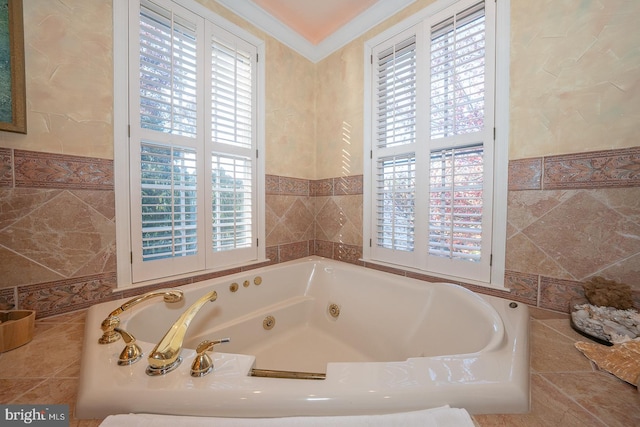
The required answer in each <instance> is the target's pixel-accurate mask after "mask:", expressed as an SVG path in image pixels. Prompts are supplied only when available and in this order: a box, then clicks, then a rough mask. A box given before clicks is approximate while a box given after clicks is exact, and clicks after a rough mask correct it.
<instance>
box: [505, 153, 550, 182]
mask: <svg viewBox="0 0 640 427" xmlns="http://www.w3.org/2000/svg"><path fill="white" fill-rule="evenodd" d="M541 186H542V158H537V159H522V160H512V161H510V162H509V190H539V189H540V188H541Z"/></svg>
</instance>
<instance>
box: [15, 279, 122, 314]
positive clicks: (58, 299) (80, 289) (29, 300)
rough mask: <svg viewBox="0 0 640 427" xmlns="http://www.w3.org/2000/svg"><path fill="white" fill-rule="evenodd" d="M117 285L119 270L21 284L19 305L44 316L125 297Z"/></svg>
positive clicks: (19, 287)
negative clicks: (53, 280) (117, 292)
mask: <svg viewBox="0 0 640 427" xmlns="http://www.w3.org/2000/svg"><path fill="white" fill-rule="evenodd" d="M115 287H116V274H115V273H105V274H96V275H93V276H85V277H82V278H71V279H65V280H58V281H55V282H46V283H39V284H37V285H27V286H18V306H19V308H20V309H23V310H36V316H37V317H38V318H42V317H47V316H52V315H54V314H60V313H65V312H68V311H74V310H79V309H81V308H87V307H89V306H92V305H93V304H96V303H97V302H104V301H109V300H113V299H117V298H121V296H120V295H118V294H114V293H113V292H112V291H113V289H114V288H115Z"/></svg>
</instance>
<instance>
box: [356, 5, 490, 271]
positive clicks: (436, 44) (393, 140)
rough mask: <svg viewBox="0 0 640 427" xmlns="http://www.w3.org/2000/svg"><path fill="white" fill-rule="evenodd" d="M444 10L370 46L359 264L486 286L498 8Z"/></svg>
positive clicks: (393, 30) (386, 35)
mask: <svg viewBox="0 0 640 427" xmlns="http://www.w3.org/2000/svg"><path fill="white" fill-rule="evenodd" d="M448 3H449V4H450V6H448V7H445V8H444V9H442V8H441V9H442V10H440V11H438V12H437V13H429V14H426V16H425V17H424V19H421V20H420V21H419V22H418V23H417V24H415V25H413V26H412V27H410V28H408V29H405V30H402V31H397V30H395V29H391V30H390V31H388V32H386V33H384V34H383V35H381V36H378V37H377V38H376V40H378V39H379V40H381V41H380V42H376V41H375V40H374V41H373V42H370V44H369V45H370V50H369V51H368V52H369V53H370V61H368V62H370V65H369V66H370V67H371V69H370V71H369V72H368V75H369V76H370V79H371V80H370V89H369V90H370V92H368V95H367V99H369V100H370V101H369V102H370V104H368V105H367V106H365V109H366V110H367V111H369V112H370V114H371V120H370V123H371V130H370V133H369V135H368V141H366V142H365V146H366V147H365V149H366V150H367V151H368V152H366V154H365V155H366V156H367V157H370V158H371V162H370V166H369V168H367V169H366V170H365V183H368V187H369V188H368V190H365V191H368V194H366V195H365V205H368V206H366V207H367V208H369V209H368V210H369V211H370V212H371V217H370V219H369V220H368V221H365V223H366V224H369V227H368V229H365V230H364V232H365V233H364V234H365V241H364V247H365V248H364V257H365V259H369V260H371V261H380V262H387V263H392V264H396V265H400V266H405V267H410V268H416V269H420V270H423V271H428V272H431V273H434V274H441V275H445V276H451V277H459V278H465V279H469V280H475V281H479V282H483V283H489V282H490V281H491V261H492V238H493V235H494V233H493V232H492V226H493V208H494V202H495V200H494V153H495V141H494V128H495V123H494V106H495V82H494V81H495V61H496V58H495V51H496V50H495V16H496V6H495V2H493V1H490V2H486V3H485V2H484V1H478V0H461V1H456V2H451V1H449V2H448ZM365 212H366V210H365Z"/></svg>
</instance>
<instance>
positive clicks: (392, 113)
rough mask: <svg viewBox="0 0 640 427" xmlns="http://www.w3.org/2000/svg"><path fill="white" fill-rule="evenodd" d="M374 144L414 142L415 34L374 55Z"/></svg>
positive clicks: (386, 145) (383, 145) (380, 145)
mask: <svg viewBox="0 0 640 427" xmlns="http://www.w3.org/2000/svg"><path fill="white" fill-rule="evenodd" d="M376 65H377V69H376V71H377V85H376V92H377V111H378V113H377V117H376V121H377V129H376V130H377V146H378V147H379V148H382V147H394V146H398V145H404V144H411V143H413V142H415V133H416V102H415V98H416V38H415V37H409V38H408V39H406V40H402V41H401V42H399V43H398V44H396V45H393V46H391V47H390V48H388V49H385V50H383V51H382V52H380V53H379V54H378V56H377V62H376Z"/></svg>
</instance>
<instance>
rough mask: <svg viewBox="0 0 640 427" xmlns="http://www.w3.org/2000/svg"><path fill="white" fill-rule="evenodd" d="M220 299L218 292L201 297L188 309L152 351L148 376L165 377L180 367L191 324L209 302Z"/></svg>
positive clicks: (149, 358)
mask: <svg viewBox="0 0 640 427" xmlns="http://www.w3.org/2000/svg"><path fill="white" fill-rule="evenodd" d="M217 298H218V294H217V293H216V291H211V292H209V293H206V294H204V295H203V296H201V297H200V298H199V299H198V300H197V301H196V302H194V303H193V304H192V305H191V307H189V308H187V309H186V310H185V311H184V313H182V315H180V317H179V318H178V320H176V322H175V323H174V324H173V325H172V326H171V328H169V330H168V331H167V333H166V334H165V335H164V337H162V339H161V340H160V342H159V343H158V344H157V345H156V346H155V348H154V349H153V350H152V351H151V353H150V354H149V357H148V361H149V366H148V367H147V374H148V375H151V376H155V375H164V374H166V373H168V372H171V371H172V370H174V369H175V368H177V367H178V365H180V362H182V358H181V357H180V353H181V352H182V343H183V342H184V337H185V335H186V333H187V329H189V324H190V323H191V321H192V320H193V318H194V317H195V316H196V314H198V311H200V309H201V308H202V306H204V305H205V304H206V303H208V302H209V301H211V302H213V301H215V300H216V299H217Z"/></svg>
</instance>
